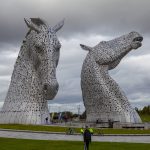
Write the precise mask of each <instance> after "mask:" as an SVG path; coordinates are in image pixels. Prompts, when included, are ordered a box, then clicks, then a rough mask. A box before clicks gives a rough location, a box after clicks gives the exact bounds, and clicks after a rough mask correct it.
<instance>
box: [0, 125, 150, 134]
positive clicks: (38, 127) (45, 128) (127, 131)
mask: <svg viewBox="0 0 150 150" xmlns="http://www.w3.org/2000/svg"><path fill="white" fill-rule="evenodd" d="M0 128H2V129H15V130H32V131H48V132H66V131H67V129H68V127H58V126H41V125H19V124H0ZM74 130H75V133H80V128H74ZM94 133H95V134H97V133H103V134H150V130H135V129H94Z"/></svg>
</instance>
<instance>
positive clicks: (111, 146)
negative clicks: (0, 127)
mask: <svg viewBox="0 0 150 150" xmlns="http://www.w3.org/2000/svg"><path fill="white" fill-rule="evenodd" d="M83 149H84V148H83V142H76V141H71V142H69V141H45V140H24V139H11V138H0V150H83ZM149 149H150V144H141V143H109V142H92V144H91V145H90V150H149Z"/></svg>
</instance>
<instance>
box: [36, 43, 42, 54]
mask: <svg viewBox="0 0 150 150" xmlns="http://www.w3.org/2000/svg"><path fill="white" fill-rule="evenodd" d="M35 48H36V51H37V52H38V53H41V52H42V50H43V47H42V46H40V45H36V46H35Z"/></svg>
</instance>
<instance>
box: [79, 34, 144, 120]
mask: <svg viewBox="0 0 150 150" xmlns="http://www.w3.org/2000/svg"><path fill="white" fill-rule="evenodd" d="M142 40H143V37H142V36H141V35H140V34H139V33H137V32H130V33H129V34H126V35H123V36H121V37H119V38H115V39H113V40H110V41H102V42H100V43H99V44H97V45H96V46H94V47H89V46H86V45H83V44H81V47H82V49H84V50H87V51H89V53H88V54H87V57H86V59H85V60H84V63H83V67H82V72H81V88H82V95H83V101H84V105H85V108H86V112H87V121H88V122H96V121H103V122H109V120H113V121H119V122H132V123H139V122H141V119H140V117H139V116H138V114H137V113H136V112H135V110H134V109H132V107H131V105H130V103H129V101H128V99H127V97H126V96H125V94H124V92H122V90H121V89H120V87H119V86H118V84H117V83H116V82H115V81H114V80H113V79H112V78H111V77H110V76H109V73H108V70H110V69H113V68H115V67H116V66H117V65H118V64H119V62H120V61H121V59H122V58H123V57H124V56H125V55H126V54H127V53H128V52H130V51H131V50H132V49H137V48H139V47H140V46H141V45H142V44H141V42H142Z"/></svg>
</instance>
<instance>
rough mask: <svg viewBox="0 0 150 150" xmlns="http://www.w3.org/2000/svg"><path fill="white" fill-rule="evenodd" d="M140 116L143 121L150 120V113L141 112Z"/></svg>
mask: <svg viewBox="0 0 150 150" xmlns="http://www.w3.org/2000/svg"><path fill="white" fill-rule="evenodd" d="M140 117H141V119H142V121H143V122H150V115H148V114H140Z"/></svg>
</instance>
